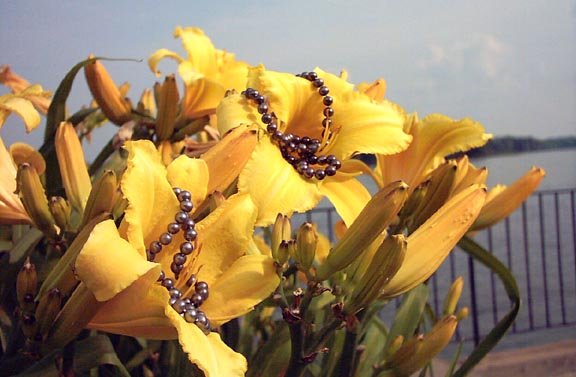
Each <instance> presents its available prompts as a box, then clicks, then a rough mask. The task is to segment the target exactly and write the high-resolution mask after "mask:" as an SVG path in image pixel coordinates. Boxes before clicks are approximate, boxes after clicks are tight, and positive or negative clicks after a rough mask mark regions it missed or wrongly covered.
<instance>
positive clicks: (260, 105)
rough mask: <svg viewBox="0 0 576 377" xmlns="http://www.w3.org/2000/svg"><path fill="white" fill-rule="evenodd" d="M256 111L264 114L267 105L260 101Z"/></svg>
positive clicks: (266, 110)
mask: <svg viewBox="0 0 576 377" xmlns="http://www.w3.org/2000/svg"><path fill="white" fill-rule="evenodd" d="M258 112H259V113H260V114H265V113H267V112H268V105H267V104H266V103H261V104H259V105H258Z"/></svg>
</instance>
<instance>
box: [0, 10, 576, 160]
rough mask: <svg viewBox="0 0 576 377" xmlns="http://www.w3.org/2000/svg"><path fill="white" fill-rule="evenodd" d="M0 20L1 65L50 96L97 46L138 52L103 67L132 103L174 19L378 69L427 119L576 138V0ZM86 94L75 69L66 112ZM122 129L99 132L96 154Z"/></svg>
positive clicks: (249, 54)
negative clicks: (442, 117) (124, 86)
mask: <svg viewBox="0 0 576 377" xmlns="http://www.w3.org/2000/svg"><path fill="white" fill-rule="evenodd" d="M160 4H161V5H160ZM0 20H1V21H0V46H1V47H2V50H1V51H2V52H1V54H0V65H3V64H9V65H10V66H11V67H12V69H13V70H14V71H15V72H17V73H18V74H20V75H22V76H24V77H25V78H27V79H28V80H29V81H30V82H32V83H39V84H41V85H42V86H43V87H44V88H45V89H49V90H52V91H54V90H56V88H57V86H58V83H59V82H60V80H61V79H62V78H63V77H64V75H65V74H66V73H67V71H68V70H69V69H70V68H71V67H72V66H73V65H74V64H75V63H77V62H79V61H81V60H83V59H85V58H86V57H87V56H88V54H90V53H94V54H95V55H97V56H106V57H112V58H132V59H142V62H126V61H123V62H105V63H104V64H105V65H106V67H107V68H108V70H109V72H110V73H111V75H112V77H113V78H114V80H115V81H116V82H117V83H118V84H120V83H122V82H125V81H128V82H130V84H131V90H130V92H129V97H131V98H132V99H133V102H137V100H138V98H139V97H140V94H141V92H142V90H143V89H144V88H147V87H152V85H153V84H154V82H155V81H157V80H158V79H157V78H156V77H155V76H154V75H153V73H152V72H150V70H149V69H148V66H147V64H146V59H147V57H148V56H149V55H150V54H151V53H153V52H154V51H156V50H157V49H159V48H168V49H171V50H173V51H176V52H179V53H181V54H184V50H183V48H182V46H181V44H180V41H179V40H177V39H174V38H173V36H172V32H173V30H174V27H175V26H177V25H180V26H197V27H200V28H202V29H203V30H204V31H205V33H206V34H207V35H208V36H209V37H210V38H211V39H212V41H213V42H214V44H215V46H216V47H217V48H220V49H225V50H228V51H230V52H233V53H235V54H236V57H237V58H238V59H241V60H244V61H246V62H248V63H250V64H254V65H255V64H259V63H263V64H264V65H265V66H266V67H267V68H268V69H273V70H278V71H285V72H293V73H298V72H301V71H306V70H311V69H313V68H314V67H317V66H318V67H320V68H322V69H324V70H327V71H330V72H333V73H338V72H340V71H341V70H342V69H345V70H347V71H348V73H349V80H350V81H351V82H353V83H360V82H366V81H373V80H375V79H377V78H379V77H382V78H384V79H385V80H386V82H387V85H388V90H387V97H388V99H390V100H391V101H393V102H396V103H398V104H399V105H401V106H402V107H403V108H404V109H406V111H408V112H417V113H418V114H419V115H420V116H425V115H426V114H430V113H443V114H446V115H448V116H451V117H453V118H462V117H471V118H474V119H475V120H477V121H479V122H481V123H482V124H483V125H484V127H485V128H486V131H487V132H489V133H492V134H494V135H496V136H504V135H514V136H534V137H537V138H547V137H557V136H574V135H576V1H574V0H571V1H567V0H554V1H550V0H507V1H501V0H484V1H478V0H435V1H430V0H407V1H387V0H366V1H354V0H318V1H313V2H312V1H305V0H292V1H272V0H271V1H258V2H256V1H250V0H243V1H236V0H231V1H225V2H224V1H210V2H207V1H190V0H188V1H165V2H159V1H149V0H141V1H112V0H102V1H98V2H95V1H94V2H88V1H72V0H69V1H63V0H51V1H42V2H39V1H30V0H19V1H15V0H14V1H13V0H4V1H1V2H0ZM160 68H161V70H162V71H163V72H164V73H170V72H175V70H176V65H175V64H171V63H169V62H164V63H162V64H161V67H160ZM6 92H7V90H6V89H4V88H1V89H0V94H3V93H6ZM89 101H90V94H89V92H88V90H87V87H86V84H85V82H84V77H83V75H78V78H77V80H76V82H75V84H74V87H73V90H72V98H71V100H70V101H69V108H70V109H71V110H77V109H79V108H80V106H82V105H83V104H88V103H89ZM115 130H116V129H115V127H114V126H112V125H107V126H105V127H104V128H103V129H101V130H98V131H97V132H96V133H95V135H94V142H93V143H94V145H92V146H89V147H88V155H93V154H94V153H95V151H96V150H97V149H99V147H100V146H101V144H103V143H105V142H106V141H107V140H108V139H109V137H110V136H111V135H112V134H113V133H114V132H115ZM42 135H43V130H42V129H39V130H36V131H34V132H33V133H32V134H31V135H26V133H25V132H24V127H23V125H22V124H21V121H20V119H19V118H17V117H16V116H11V117H10V118H9V119H8V121H7V122H6V124H5V125H4V127H3V128H2V130H0V136H2V138H3V139H4V140H5V142H6V144H8V145H9V144H11V143H12V142H14V141H17V140H20V141H26V142H28V143H30V144H32V145H35V146H39V145H40V143H41V138H42Z"/></svg>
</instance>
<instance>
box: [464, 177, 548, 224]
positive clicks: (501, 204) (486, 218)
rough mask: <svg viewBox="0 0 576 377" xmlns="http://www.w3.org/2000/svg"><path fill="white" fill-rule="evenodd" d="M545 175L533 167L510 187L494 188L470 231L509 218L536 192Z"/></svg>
mask: <svg viewBox="0 0 576 377" xmlns="http://www.w3.org/2000/svg"><path fill="white" fill-rule="evenodd" d="M545 175H546V172H545V171H544V169H541V168H537V167H533V168H531V169H530V170H529V171H528V172H527V173H526V174H524V175H523V176H522V177H521V178H520V179H518V180H517V181H516V182H514V183H513V184H512V185H511V186H509V187H502V186H500V187H498V186H497V187H494V188H493V189H492V190H490V192H489V193H488V197H487V199H486V204H485V205H484V207H483V208H482V211H480V215H479V216H478V219H476V222H475V223H474V225H473V226H472V228H471V230H480V229H483V228H487V227H489V226H492V225H494V224H496V223H497V222H498V221H500V220H502V219H504V218H505V217H507V216H509V215H510V214H511V213H512V212H514V211H515V210H516V208H518V207H519V206H520V205H521V204H522V203H523V202H524V201H525V200H526V199H527V198H528V197H529V196H530V195H531V194H532V193H533V192H534V190H536V188H537V187H538V185H540V182H541V181H542V178H544V176H545Z"/></svg>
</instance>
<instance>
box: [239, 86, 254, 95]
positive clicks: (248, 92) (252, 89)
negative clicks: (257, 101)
mask: <svg viewBox="0 0 576 377" xmlns="http://www.w3.org/2000/svg"><path fill="white" fill-rule="evenodd" d="M253 92H254V88H246V90H245V91H244V92H242V93H244V95H245V96H246V97H250V96H251V95H252V93H253Z"/></svg>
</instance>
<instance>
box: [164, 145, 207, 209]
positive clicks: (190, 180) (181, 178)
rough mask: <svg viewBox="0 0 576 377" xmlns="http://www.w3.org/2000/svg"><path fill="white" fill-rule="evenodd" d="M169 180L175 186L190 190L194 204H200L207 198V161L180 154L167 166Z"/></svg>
mask: <svg viewBox="0 0 576 377" xmlns="http://www.w3.org/2000/svg"><path fill="white" fill-rule="evenodd" d="M166 177H167V178H168V182H170V185H172V186H173V187H179V188H181V189H182V190H188V191H189V192H190V194H191V195H192V204H194V205H195V206H197V205H199V204H200V203H202V202H203V201H204V199H205V198H206V194H207V192H206V186H207V185H208V180H209V172H208V166H207V165H206V162H204V161H203V160H201V159H198V158H190V157H188V156H186V155H182V156H179V157H178V158H177V159H175V160H174V161H172V163H171V164H170V165H168V167H167V176H166Z"/></svg>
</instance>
